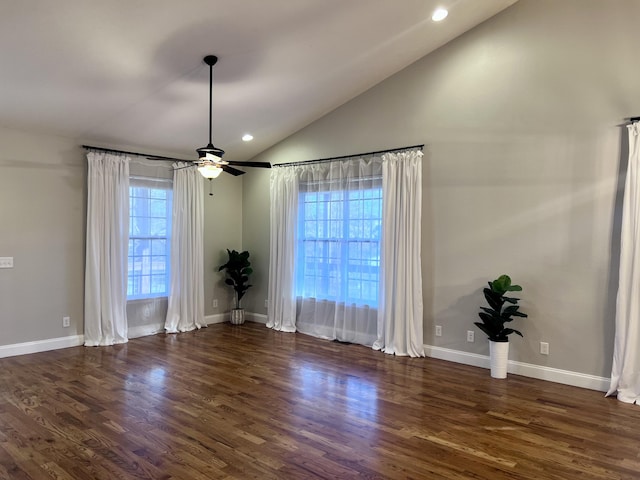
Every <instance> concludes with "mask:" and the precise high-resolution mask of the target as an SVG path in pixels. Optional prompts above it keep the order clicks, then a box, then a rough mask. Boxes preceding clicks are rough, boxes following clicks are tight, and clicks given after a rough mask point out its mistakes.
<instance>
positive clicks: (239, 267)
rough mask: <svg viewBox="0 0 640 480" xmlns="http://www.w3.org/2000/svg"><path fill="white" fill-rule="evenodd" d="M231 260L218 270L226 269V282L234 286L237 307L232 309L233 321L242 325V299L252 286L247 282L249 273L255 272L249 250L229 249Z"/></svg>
mask: <svg viewBox="0 0 640 480" xmlns="http://www.w3.org/2000/svg"><path fill="white" fill-rule="evenodd" d="M227 253H228V255H229V260H228V261H227V263H225V264H224V265H220V266H219V267H218V271H219V272H220V271H222V270H224V271H225V273H226V275H227V278H226V279H225V281H224V282H225V283H226V284H227V285H230V286H232V287H233V290H234V292H235V305H236V306H235V308H234V309H233V310H231V323H232V324H234V325H242V324H243V323H244V309H243V308H242V307H240V300H242V297H243V296H244V294H245V293H246V291H247V290H248V289H249V287H251V285H249V284H248V283H247V282H248V281H249V275H251V274H252V273H253V269H252V268H251V262H249V252H247V251H246V250H245V251H244V252H238V251H237V250H229V249H227Z"/></svg>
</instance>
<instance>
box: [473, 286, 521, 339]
mask: <svg viewBox="0 0 640 480" xmlns="http://www.w3.org/2000/svg"><path fill="white" fill-rule="evenodd" d="M520 291H522V287H521V286H520V285H513V284H512V283H511V278H510V277H509V276H508V275H500V276H499V277H498V278H497V279H495V280H494V281H492V282H489V288H485V289H484V290H483V291H482V292H483V293H484V298H485V299H486V300H487V303H488V304H489V306H488V307H480V309H481V310H482V312H479V313H478V315H479V316H480V319H481V320H482V322H474V324H475V325H476V326H477V327H478V328H479V329H480V330H482V331H483V332H484V333H486V334H487V336H488V337H489V340H491V341H494V342H508V341H509V338H508V336H509V335H511V334H512V333H515V334H516V335H520V336H521V337H522V336H523V335H522V333H521V332H519V331H518V330H515V329H513V328H509V327H505V323H509V322H511V321H512V320H513V318H512V317H526V316H527V314H526V313H522V312H521V311H520V306H519V305H518V301H519V300H520V299H519V298H514V297H508V296H506V295H505V294H506V293H508V292H520ZM505 304H507V305H506V306H505Z"/></svg>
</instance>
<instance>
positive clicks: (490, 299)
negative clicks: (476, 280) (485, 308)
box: [482, 288, 504, 312]
mask: <svg viewBox="0 0 640 480" xmlns="http://www.w3.org/2000/svg"><path fill="white" fill-rule="evenodd" d="M482 292H483V293H484V298H485V299H486V300H487V303H488V304H489V306H490V307H491V308H493V309H494V310H495V311H497V312H499V311H500V310H502V305H503V304H504V301H503V300H502V296H501V295H499V294H497V293H496V292H494V291H492V290H490V289H488V288H485V289H484V290H483V291H482Z"/></svg>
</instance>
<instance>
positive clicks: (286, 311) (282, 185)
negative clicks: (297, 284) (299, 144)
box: [267, 167, 298, 332]
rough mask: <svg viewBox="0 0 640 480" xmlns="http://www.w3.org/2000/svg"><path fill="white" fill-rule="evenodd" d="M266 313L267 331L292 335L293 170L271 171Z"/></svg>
mask: <svg viewBox="0 0 640 480" xmlns="http://www.w3.org/2000/svg"><path fill="white" fill-rule="evenodd" d="M270 196H271V212H270V220H271V230H270V241H271V243H270V247H269V290H268V295H267V298H268V302H269V309H268V315H267V327H269V328H273V329H274V330H279V331H282V332H295V331H296V299H295V294H294V285H293V282H294V266H295V255H296V253H295V252H296V248H295V246H296V228H297V222H296V218H297V214H298V213H297V212H298V178H297V176H296V171H295V168H294V167H279V168H274V169H272V170H271V181H270Z"/></svg>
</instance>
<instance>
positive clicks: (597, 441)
mask: <svg viewBox="0 0 640 480" xmlns="http://www.w3.org/2000/svg"><path fill="white" fill-rule="evenodd" d="M350 478H362V479H370V480H373V479H403V480H404V479H490V480H500V479H554V480H556V479H557V480H571V479H580V480H590V479H594V480H595V479H598V480H602V479H638V478H640V406H634V405H626V404H623V403H621V402H618V401H617V400H615V399H611V398H604V397H603V394H602V393H601V392H594V391H590V390H583V389H579V388H574V387H568V386H563V385H558V384H554V383H549V382H543V381H539V380H534V379H529V378H525V377H519V376H515V375H510V376H509V378H508V379H507V380H494V379H491V378H490V376H489V372H488V371H487V370H484V369H479V368H474V367H468V366H463V365H458V364H454V363H449V362H444V361H440V360H434V359H412V358H395V357H392V356H389V355H385V354H382V353H379V352H374V351H372V350H371V349H369V348H365V347H361V346H357V345H344V344H339V343H335V342H328V341H324V340H319V339H315V338H311V337H308V336H304V335H300V334H286V333H278V332H274V331H271V330H269V329H267V328H266V327H265V326H264V325H259V324H251V323H247V324H245V325H243V326H231V325H229V324H219V325H213V326H210V327H209V328H206V329H203V330H200V331H196V332H190V333H184V334H179V335H155V336H150V337H144V338H139V339H135V340H131V341H130V342H129V343H128V344H126V345H119V346H114V347H100V348H97V347H93V348H85V347H76V348H68V349H64V350H57V351H53V352H46V353H39V354H34V355H25V356H20V357H12V358H5V359H0V479H11V480H14V479H16V480H27V479H31V480H41V479H77V480H87V479H108V480H112V479H167V480H168V479H180V480H191V479H194V480H196V479H198V480H202V479H279V480H280V479H350Z"/></svg>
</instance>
